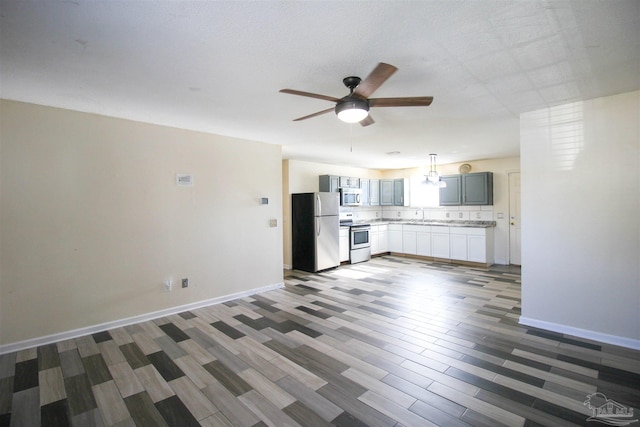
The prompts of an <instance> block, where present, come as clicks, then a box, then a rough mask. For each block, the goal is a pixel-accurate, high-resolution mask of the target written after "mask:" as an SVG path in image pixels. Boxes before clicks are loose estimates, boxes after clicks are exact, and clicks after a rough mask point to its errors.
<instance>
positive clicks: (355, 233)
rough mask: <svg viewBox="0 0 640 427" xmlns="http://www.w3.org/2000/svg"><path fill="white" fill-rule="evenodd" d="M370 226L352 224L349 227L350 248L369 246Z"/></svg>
mask: <svg viewBox="0 0 640 427" xmlns="http://www.w3.org/2000/svg"><path fill="white" fill-rule="evenodd" d="M370 233H371V226H369V225H366V226H362V227H358V226H352V227H351V233H350V234H351V242H350V248H351V249H352V250H353V249H361V248H367V247H370V246H371V240H370Z"/></svg>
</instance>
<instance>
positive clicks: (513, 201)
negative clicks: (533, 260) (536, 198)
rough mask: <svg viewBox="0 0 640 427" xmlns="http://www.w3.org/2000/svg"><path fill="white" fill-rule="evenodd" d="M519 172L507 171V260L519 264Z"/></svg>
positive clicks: (520, 261)
mask: <svg viewBox="0 0 640 427" xmlns="http://www.w3.org/2000/svg"><path fill="white" fill-rule="evenodd" d="M520 226H521V223H520V172H511V173H509V262H510V263H511V264H514V265H521V263H522V260H521V257H520V248H521V241H520Z"/></svg>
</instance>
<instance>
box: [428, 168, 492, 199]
mask: <svg viewBox="0 0 640 427" xmlns="http://www.w3.org/2000/svg"><path fill="white" fill-rule="evenodd" d="M442 180H443V181H444V182H446V183H447V186H446V187H445V188H441V189H440V206H458V205H493V173H492V172H478V173H469V174H464V175H447V176H443V177H442Z"/></svg>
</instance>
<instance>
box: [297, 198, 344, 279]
mask: <svg viewBox="0 0 640 427" xmlns="http://www.w3.org/2000/svg"><path fill="white" fill-rule="evenodd" d="M339 209H340V194H339V193H328V192H327V193H298V194H292V195H291V227H292V256H293V268H294V269H296V270H303V271H311V272H316V271H322V270H326V269H329V268H334V267H337V266H338V265H340V247H339V234H340V220H339V219H338V213H339Z"/></svg>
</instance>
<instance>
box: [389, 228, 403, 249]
mask: <svg viewBox="0 0 640 427" xmlns="http://www.w3.org/2000/svg"><path fill="white" fill-rule="evenodd" d="M387 233H388V236H389V238H388V239H387V241H388V242H389V252H397V253H402V224H389V230H388V232H387Z"/></svg>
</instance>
